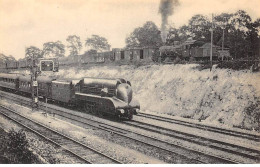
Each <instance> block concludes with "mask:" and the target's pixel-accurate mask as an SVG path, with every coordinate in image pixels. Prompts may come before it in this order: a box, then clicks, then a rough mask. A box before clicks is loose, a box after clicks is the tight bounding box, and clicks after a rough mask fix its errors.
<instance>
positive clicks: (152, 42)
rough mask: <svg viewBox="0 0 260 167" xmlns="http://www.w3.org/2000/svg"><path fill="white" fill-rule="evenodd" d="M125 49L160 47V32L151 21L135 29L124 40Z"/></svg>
mask: <svg viewBox="0 0 260 167" xmlns="http://www.w3.org/2000/svg"><path fill="white" fill-rule="evenodd" d="M125 42H126V47H144V46H153V47H154V46H157V47H159V46H161V45H162V39H161V36H160V30H159V29H158V27H157V26H156V25H155V24H154V22H152V21H148V22H146V23H145V24H144V25H143V26H142V27H138V28H135V29H134V31H133V32H132V33H131V34H130V35H129V37H127V38H126V40H125Z"/></svg>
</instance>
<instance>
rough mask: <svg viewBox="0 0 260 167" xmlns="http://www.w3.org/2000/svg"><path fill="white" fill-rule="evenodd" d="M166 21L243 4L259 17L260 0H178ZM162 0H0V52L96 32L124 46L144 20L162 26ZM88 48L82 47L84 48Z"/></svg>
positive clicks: (180, 21) (20, 54)
mask: <svg viewBox="0 0 260 167" xmlns="http://www.w3.org/2000/svg"><path fill="white" fill-rule="evenodd" d="M179 1H180V5H179V6H178V7H176V8H175V9H174V13H173V15H172V16H170V17H169V20H168V22H169V23H170V24H172V25H174V26H176V27H179V26H182V25H184V24H187V23H188V20H189V19H190V18H191V17H192V16H193V15H195V14H203V15H207V16H210V15H211V13H215V14H220V13H222V12H226V13H233V12H236V11H237V10H239V9H242V10H245V11H246V12H247V13H248V14H249V15H250V16H251V18H252V19H253V20H255V19H257V18H260V9H259V6H260V0H179ZM159 3H160V0H0V53H3V54H5V55H12V56H14V57H15V58H16V59H19V58H24V56H25V48H26V47H29V46H36V47H38V48H40V49H42V46H43V43H45V42H55V41H58V40H60V41H62V43H63V44H65V45H66V44H67V42H66V38H67V37H68V36H69V35H78V36H80V38H81V42H82V43H83V46H84V43H85V40H86V39H87V38H88V37H90V36H91V35H92V34H97V35H100V36H103V37H105V38H107V39H108V42H109V43H110V44H111V46H112V48H122V47H124V46H125V39H126V37H127V36H129V34H130V33H131V32H132V31H133V30H134V29H135V28H136V27H140V26H142V25H143V24H144V23H145V22H146V21H153V22H155V24H156V25H157V26H158V27H160V25H161V16H160V15H159V13H158V8H159ZM86 50H87V48H85V47H83V48H82V51H81V52H82V53H83V52H85V51H86ZM68 54H69V53H68V51H66V55H68Z"/></svg>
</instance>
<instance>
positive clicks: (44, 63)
mask: <svg viewBox="0 0 260 167" xmlns="http://www.w3.org/2000/svg"><path fill="white" fill-rule="evenodd" d="M30 71H31V92H32V104H31V106H32V111H33V110H34V109H38V107H39V104H38V101H39V96H38V82H37V77H38V75H39V74H40V73H41V72H54V62H53V60H49V59H41V60H39V59H38V60H37V59H36V58H35V57H34V56H32V61H31V66H30Z"/></svg>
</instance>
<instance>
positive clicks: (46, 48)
mask: <svg viewBox="0 0 260 167" xmlns="http://www.w3.org/2000/svg"><path fill="white" fill-rule="evenodd" d="M64 48H65V46H64V45H63V44H62V43H61V41H57V42H46V43H44V44H43V57H64V54H65V49H64Z"/></svg>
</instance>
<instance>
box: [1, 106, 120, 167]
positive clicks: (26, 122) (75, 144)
mask: <svg viewBox="0 0 260 167" xmlns="http://www.w3.org/2000/svg"><path fill="white" fill-rule="evenodd" d="M0 109H1V112H0V113H1V115H3V116H5V117H6V118H8V119H9V120H12V121H14V122H15V123H17V124H19V125H20V126H22V127H24V128H25V129H27V130H29V131H31V132H33V133H35V134H37V135H38V136H39V137H41V138H44V139H45V140H47V141H49V142H51V143H53V144H55V145H57V146H59V147H61V148H62V149H63V150H64V151H65V152H66V153H67V154H69V155H70V156H73V157H75V158H76V159H77V160H78V163H87V164H102V163H103V164H120V163H121V162H119V161H117V160H116V159H114V158H112V157H109V156H107V155H105V154H103V153H101V152H99V151H97V150H95V149H93V148H90V147H88V146H87V145H85V144H83V143H80V142H79V141H76V140H74V139H72V138H70V137H69V136H66V135H64V134H62V133H60V132H58V131H56V130H54V129H51V128H49V127H47V126H45V125H43V124H41V123H38V122H36V121H34V120H31V119H29V118H26V117H24V116H22V115H21V114H19V113H17V112H15V111H13V110H11V109H9V108H6V107H4V106H2V105H0Z"/></svg>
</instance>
